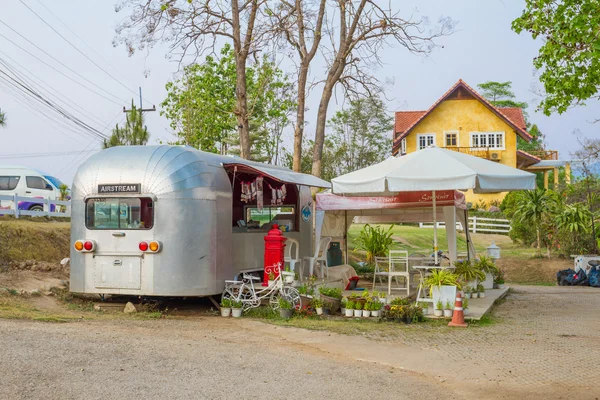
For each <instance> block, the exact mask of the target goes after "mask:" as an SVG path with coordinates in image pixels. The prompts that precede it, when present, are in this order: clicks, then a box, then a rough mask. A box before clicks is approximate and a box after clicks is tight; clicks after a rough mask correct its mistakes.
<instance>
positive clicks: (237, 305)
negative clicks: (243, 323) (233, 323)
mask: <svg viewBox="0 0 600 400" xmlns="http://www.w3.org/2000/svg"><path fill="white" fill-rule="evenodd" d="M243 307H244V303H242V302H241V301H235V300H234V301H232V302H231V315H232V316H233V317H234V318H239V317H241V316H242V311H243Z"/></svg>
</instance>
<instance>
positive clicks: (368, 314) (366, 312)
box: [362, 310, 371, 318]
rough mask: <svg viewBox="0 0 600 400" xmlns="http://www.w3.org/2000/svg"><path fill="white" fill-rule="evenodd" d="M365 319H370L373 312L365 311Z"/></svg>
mask: <svg viewBox="0 0 600 400" xmlns="http://www.w3.org/2000/svg"><path fill="white" fill-rule="evenodd" d="M362 316H363V317H365V318H369V317H370V316H371V310H363V315H362Z"/></svg>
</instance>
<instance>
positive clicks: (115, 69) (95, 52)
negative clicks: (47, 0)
mask: <svg viewBox="0 0 600 400" xmlns="http://www.w3.org/2000/svg"><path fill="white" fill-rule="evenodd" d="M36 1H37V2H38V4H39V5H41V6H42V7H44V8H45V9H46V11H47V12H48V13H49V14H50V15H52V16H53V17H54V19H56V20H57V21H58V22H60V23H61V25H62V26H64V27H65V28H66V29H67V30H68V31H69V32H70V33H71V34H72V35H73V36H75V37H76V38H77V39H79V41H80V42H81V43H83V44H84V45H85V46H86V47H87V48H88V49H89V50H90V51H91V52H92V53H94V54H95V55H96V56H97V57H98V58H99V59H101V60H102V61H104V63H105V64H106V65H108V66H109V67H111V68H112V69H113V71H115V72H116V73H117V74H119V75H121V77H122V78H125V80H126V81H127V80H129V79H128V78H127V77H126V76H125V75H124V74H123V73H122V72H121V71H120V70H119V69H118V68H115V67H114V66H113V65H112V64H111V63H110V62H108V61H107V60H106V59H105V58H104V57H102V55H101V54H99V53H98V52H97V51H96V50H94V47H93V46H90V45H89V44H87V42H86V41H85V40H83V39H82V38H81V36H79V35H77V33H76V32H74V31H73V30H72V29H71V28H69V26H68V25H67V24H65V23H64V22H63V21H62V20H61V19H60V18H59V17H58V16H57V15H56V14H54V13H53V12H52V10H51V9H49V8H48V7H46V5H45V4H44V3H42V2H41V1H40V0H36ZM144 100H146V101H147V102H148V103H151V104H154V103H153V102H152V101H150V100H148V99H147V98H145V97H144Z"/></svg>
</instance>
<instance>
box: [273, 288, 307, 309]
mask: <svg viewBox="0 0 600 400" xmlns="http://www.w3.org/2000/svg"><path fill="white" fill-rule="evenodd" d="M280 298H283V299H285V300H287V301H289V302H290V303H292V308H293V309H294V310H299V309H300V292H298V290H297V289H296V288H293V287H291V286H284V287H282V288H281V289H279V290H278V291H276V292H273V294H271V298H270V299H269V304H270V305H271V308H272V309H273V310H275V311H276V310H279V299H280Z"/></svg>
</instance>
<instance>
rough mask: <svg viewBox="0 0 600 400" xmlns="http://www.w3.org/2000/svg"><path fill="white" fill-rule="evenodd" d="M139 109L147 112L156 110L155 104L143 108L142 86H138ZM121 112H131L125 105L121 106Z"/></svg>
mask: <svg viewBox="0 0 600 400" xmlns="http://www.w3.org/2000/svg"><path fill="white" fill-rule="evenodd" d="M140 111H141V112H149V111H156V106H154V105H153V106H152V108H144V107H143V105H142V87H141V86H140ZM123 112H124V113H128V112H131V110H128V109H127V108H126V107H125V106H124V107H123Z"/></svg>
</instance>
